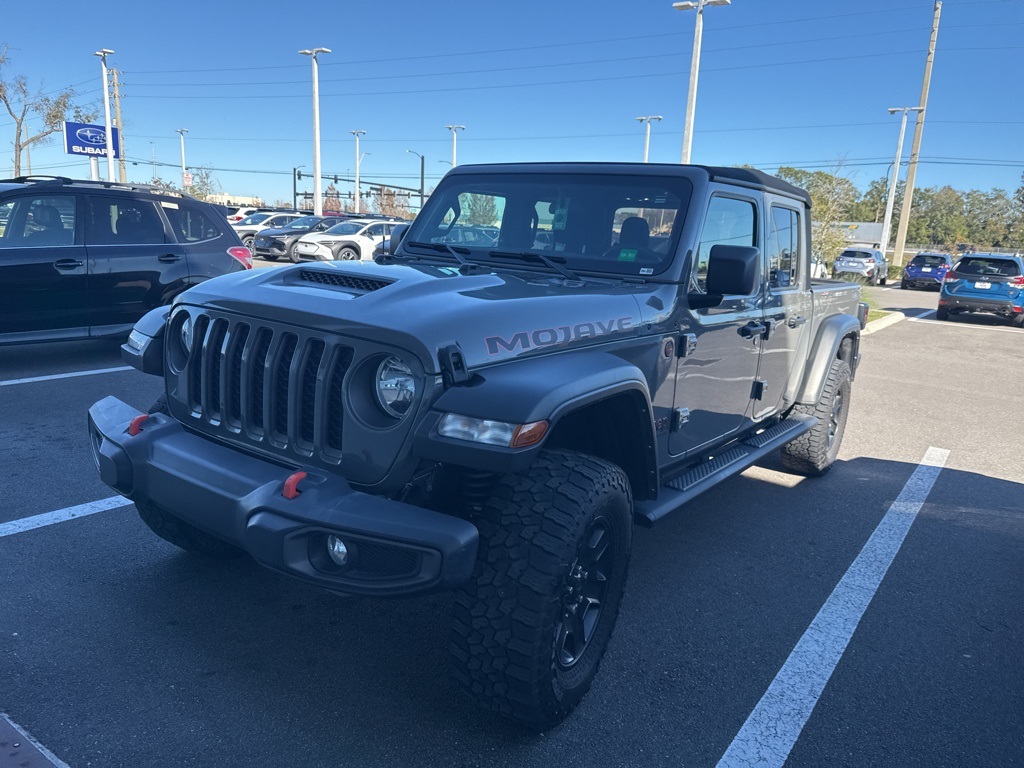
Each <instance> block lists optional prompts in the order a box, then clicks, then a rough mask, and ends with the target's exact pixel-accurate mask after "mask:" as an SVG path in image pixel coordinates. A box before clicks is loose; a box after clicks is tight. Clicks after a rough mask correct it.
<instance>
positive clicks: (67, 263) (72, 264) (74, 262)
mask: <svg viewBox="0 0 1024 768" xmlns="http://www.w3.org/2000/svg"><path fill="white" fill-rule="evenodd" d="M53 266H55V267H56V268H57V269H78V268H79V267H80V266H82V262H81V261H78V259H61V260H60V261H55V262H53Z"/></svg>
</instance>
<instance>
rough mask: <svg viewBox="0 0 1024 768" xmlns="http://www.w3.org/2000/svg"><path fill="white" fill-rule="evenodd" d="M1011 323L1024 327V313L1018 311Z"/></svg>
mask: <svg viewBox="0 0 1024 768" xmlns="http://www.w3.org/2000/svg"><path fill="white" fill-rule="evenodd" d="M1010 324H1011V325H1015V326H1017V327H1018V328H1024V313H1017V314H1016V315H1014V316H1013V319H1011V320H1010Z"/></svg>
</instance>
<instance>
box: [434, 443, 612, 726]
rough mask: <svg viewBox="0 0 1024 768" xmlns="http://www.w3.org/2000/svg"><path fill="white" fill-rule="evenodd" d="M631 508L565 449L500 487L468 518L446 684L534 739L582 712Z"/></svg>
mask: <svg viewBox="0 0 1024 768" xmlns="http://www.w3.org/2000/svg"><path fill="white" fill-rule="evenodd" d="M631 510H632V499H631V495H630V488H629V481H628V480H627V478H626V476H625V473H623V471H622V470H621V469H619V467H617V466H615V465H614V464H610V463H608V462H606V461H603V460H601V459H596V458H593V457H590V456H586V455H583V454H580V453H575V452H572V451H563V450H550V451H544V452H542V453H541V455H540V456H539V457H538V459H537V461H536V462H535V463H534V465H533V467H531V468H530V470H529V471H528V472H527V473H525V474H521V475H506V476H504V477H502V478H500V479H499V480H498V482H497V485H496V486H495V488H494V490H493V492H492V494H491V496H490V498H488V500H487V501H485V502H484V503H483V504H482V505H481V506H480V507H477V508H475V509H474V510H473V512H472V513H471V514H470V519H471V520H472V521H473V522H474V523H476V525H477V527H478V528H479V530H480V548H479V551H478V555H477V566H476V570H475V571H474V575H473V578H472V580H471V581H470V582H469V583H468V584H467V585H466V586H465V587H463V588H462V589H461V590H460V591H459V592H458V593H457V594H456V598H455V608H454V611H453V615H452V633H451V658H452V664H453V668H454V672H455V677H456V678H457V679H458V681H459V682H460V683H461V684H462V686H463V687H464V688H465V689H466V691H467V692H469V694H470V695H471V696H473V697H475V698H476V699H477V700H479V701H480V702H481V703H483V704H484V705H486V706H488V707H490V708H491V709H493V710H495V711H497V712H499V713H501V714H503V715H505V716H507V717H510V718H512V719H515V720H518V721H519V722H521V723H524V724H526V725H528V726H530V727H532V728H536V729H538V730H544V729H547V728H550V727H552V726H554V725H557V724H558V723H560V722H561V721H562V720H564V719H565V718H566V716H568V714H569V713H570V712H572V710H573V709H574V708H575V707H576V705H577V704H579V702H580V700H581V699H582V698H583V695H584V694H585V693H586V692H587V690H588V689H589V688H590V685H591V683H592V682H593V680H594V676H595V675H596V674H597V668H598V665H599V663H600V661H601V658H602V656H603V655H604V651H605V648H606V647H607V645H608V641H609V639H610V638H611V634H612V628H613V627H614V625H615V619H616V616H617V615H618V612H619V604H620V602H621V600H622V595H623V590H624V587H625V582H626V571H627V569H628V565H629V550H630V542H631V536H632V512H631Z"/></svg>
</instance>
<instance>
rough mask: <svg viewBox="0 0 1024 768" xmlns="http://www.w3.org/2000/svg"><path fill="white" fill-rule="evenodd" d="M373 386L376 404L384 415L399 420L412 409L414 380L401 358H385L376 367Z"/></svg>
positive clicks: (414, 395)
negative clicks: (374, 387) (375, 393)
mask: <svg viewBox="0 0 1024 768" xmlns="http://www.w3.org/2000/svg"><path fill="white" fill-rule="evenodd" d="M374 384H375V386H376V390H377V402H378V403H379V404H380V407H381V408H382V409H383V410H384V413H386V414H388V415H389V416H394V417H395V418H396V419H400V418H402V417H403V416H405V414H407V413H408V412H409V409H410V408H412V403H413V400H414V399H415V398H416V379H415V378H414V377H413V375H412V370H411V369H410V368H409V366H408V365H407V364H406V363H405V362H404V361H403V360H402V359H401V358H398V357H388V358H385V360H384V361H383V362H382V363H381V364H380V365H379V366H378V367H377V375H376V376H375V377H374Z"/></svg>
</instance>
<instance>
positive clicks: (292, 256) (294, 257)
mask: <svg viewBox="0 0 1024 768" xmlns="http://www.w3.org/2000/svg"><path fill="white" fill-rule="evenodd" d="M287 253H288V261H290V262H291V263H292V264H298V263H299V254H297V253H296V252H295V243H292V244H291V245H289V246H288V251H287Z"/></svg>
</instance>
